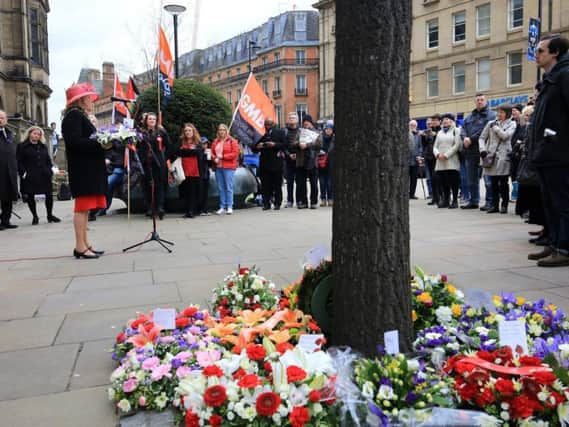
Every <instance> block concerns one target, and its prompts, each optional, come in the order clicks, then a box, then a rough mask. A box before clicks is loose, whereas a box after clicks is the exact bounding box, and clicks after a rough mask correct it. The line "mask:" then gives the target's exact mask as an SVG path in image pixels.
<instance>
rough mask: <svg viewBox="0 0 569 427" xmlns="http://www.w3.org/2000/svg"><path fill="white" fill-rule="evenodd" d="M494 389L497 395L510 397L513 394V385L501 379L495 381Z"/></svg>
mask: <svg viewBox="0 0 569 427" xmlns="http://www.w3.org/2000/svg"><path fill="white" fill-rule="evenodd" d="M495 387H496V390H497V391H498V393H500V394H503V395H504V396H512V395H513V394H514V392H515V390H514V383H513V382H512V381H510V380H506V379H503V378H499V379H498V380H497V381H496V384H495Z"/></svg>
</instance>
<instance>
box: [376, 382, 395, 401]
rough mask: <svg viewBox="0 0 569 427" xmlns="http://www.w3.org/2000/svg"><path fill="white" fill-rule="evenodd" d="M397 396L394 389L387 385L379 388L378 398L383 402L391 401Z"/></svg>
mask: <svg viewBox="0 0 569 427" xmlns="http://www.w3.org/2000/svg"><path fill="white" fill-rule="evenodd" d="M394 396H395V395H394V394H393V389H392V388H391V387H390V386H388V385H386V384H382V385H380V386H379V391H378V392H377V398H378V399H381V400H391V399H393V397H394Z"/></svg>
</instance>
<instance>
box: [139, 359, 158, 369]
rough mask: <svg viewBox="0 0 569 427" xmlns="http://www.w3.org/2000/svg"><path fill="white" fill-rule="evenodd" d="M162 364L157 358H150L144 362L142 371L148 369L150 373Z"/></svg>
mask: <svg viewBox="0 0 569 427" xmlns="http://www.w3.org/2000/svg"><path fill="white" fill-rule="evenodd" d="M159 364H160V359H158V358H157V357H150V358H148V359H146V360H145V361H144V362H142V369H146V370H147V371H150V370H151V369H154V368H156V367H157V366H158V365H159Z"/></svg>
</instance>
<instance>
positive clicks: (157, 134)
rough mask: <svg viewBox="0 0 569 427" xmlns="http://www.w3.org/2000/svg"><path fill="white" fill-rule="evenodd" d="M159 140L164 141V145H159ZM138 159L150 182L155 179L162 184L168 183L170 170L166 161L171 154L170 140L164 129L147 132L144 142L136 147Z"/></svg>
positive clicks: (144, 134) (144, 135) (144, 133)
mask: <svg viewBox="0 0 569 427" xmlns="http://www.w3.org/2000/svg"><path fill="white" fill-rule="evenodd" d="M158 138H161V139H162V144H159V143H158ZM136 149H137V151H138V157H139V158H140V162H141V163H142V167H143V169H144V173H145V176H146V178H147V179H148V180H150V179H151V177H154V179H155V180H158V179H160V180H161V182H163V183H164V182H165V183H166V184H167V183H168V168H167V167H166V159H167V158H168V157H167V156H168V153H169V152H170V149H171V148H170V139H169V138H168V134H167V133H166V131H165V130H164V129H161V128H159V129H158V130H156V131H148V130H145V131H144V132H143V137H142V141H140V142H139V143H138V144H137V145H136Z"/></svg>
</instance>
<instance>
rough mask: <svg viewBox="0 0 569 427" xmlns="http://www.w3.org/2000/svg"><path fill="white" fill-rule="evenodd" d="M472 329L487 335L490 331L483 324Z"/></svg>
mask: <svg viewBox="0 0 569 427" xmlns="http://www.w3.org/2000/svg"><path fill="white" fill-rule="evenodd" d="M474 330H475V331H476V332H478V334H480V335H488V333H489V332H490V330H489V329H486V328H485V327H484V326H478V327H477V328H474Z"/></svg>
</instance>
